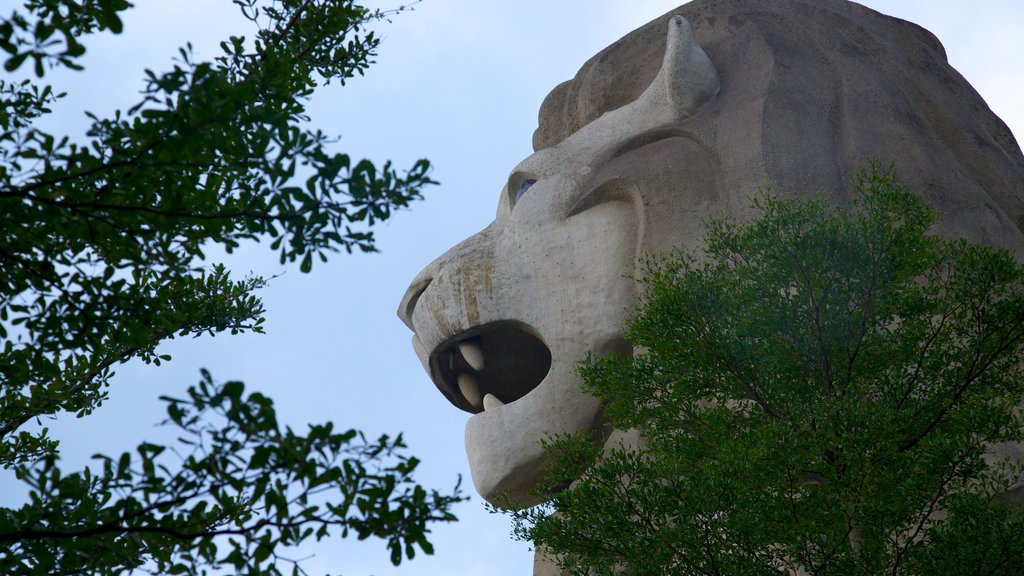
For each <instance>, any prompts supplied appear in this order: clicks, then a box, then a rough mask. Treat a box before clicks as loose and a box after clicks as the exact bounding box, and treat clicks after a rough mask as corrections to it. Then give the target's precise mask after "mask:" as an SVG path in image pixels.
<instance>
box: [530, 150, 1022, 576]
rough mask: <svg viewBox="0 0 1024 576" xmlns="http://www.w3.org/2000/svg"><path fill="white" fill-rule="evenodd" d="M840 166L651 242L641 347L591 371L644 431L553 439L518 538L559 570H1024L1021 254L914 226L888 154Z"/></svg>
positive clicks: (610, 402) (926, 214)
mask: <svg viewBox="0 0 1024 576" xmlns="http://www.w3.org/2000/svg"><path fill="white" fill-rule="evenodd" d="M853 184H854V189H855V191H856V193H857V194H856V199H855V201H854V206H853V207H852V208H850V209H844V208H841V207H834V206H830V205H829V204H828V203H827V202H825V201H823V200H821V199H817V200H811V201H800V200H796V199H788V200H784V199H777V198H774V197H772V196H770V195H767V194H762V195H760V196H759V197H758V198H757V200H756V201H755V204H756V207H757V208H759V209H760V211H761V216H760V217H759V218H757V219H755V220H752V221H749V222H736V221H731V220H716V221H712V222H710V223H709V228H708V233H707V237H706V243H707V246H706V251H705V254H704V255H703V256H702V257H701V258H697V257H695V256H693V255H688V254H684V253H679V254H674V255H672V256H671V257H668V258H648V259H647V260H645V261H644V262H643V263H642V265H641V268H640V277H641V281H642V283H643V286H644V301H643V303H642V305H641V306H640V307H639V309H638V311H637V312H636V314H635V316H634V318H633V319H632V321H631V323H630V325H629V327H628V331H627V337H628V338H629V339H630V341H631V342H633V344H634V346H635V347H636V349H637V350H638V353H637V354H635V356H633V357H632V358H623V357H614V356H613V357H606V358H600V359H595V358H591V359H588V360H587V361H586V362H585V363H584V364H583V365H582V366H581V373H582V376H583V378H584V380H585V382H586V386H587V388H588V389H589V390H591V391H592V392H593V393H595V394H596V395H598V396H599V397H600V398H602V399H603V400H604V401H605V402H606V403H607V408H606V413H607V415H608V417H609V419H610V421H611V423H612V424H613V425H614V426H615V427H616V428H618V429H622V430H628V429H635V430H637V431H639V433H640V436H641V437H642V439H643V442H644V448H643V449H642V451H639V452H638V451H629V450H626V449H623V448H622V447H616V446H611V447H608V448H607V449H606V448H604V447H602V446H600V445H597V444H595V443H594V441H593V440H591V439H587V438H562V439H558V440H556V441H553V442H552V444H551V445H550V450H551V451H552V453H553V454H554V455H555V457H556V458H555V464H554V466H553V470H552V474H551V477H550V484H549V485H547V486H546V487H545V488H544V489H545V490H546V491H547V492H546V493H547V494H548V495H549V497H550V500H549V502H548V504H546V505H544V506H541V507H539V508H535V509H530V510H524V511H519V512H515V513H514V515H515V517H516V518H517V531H518V535H519V536H520V537H521V538H524V539H528V540H532V541H533V542H534V543H536V544H537V545H539V546H543V547H544V548H545V549H546V550H548V551H549V552H551V553H552V554H555V555H557V557H558V558H559V561H560V562H561V564H562V566H563V568H565V569H566V570H567V571H568V572H569V573H572V574H622V573H626V574H722V575H725V574H728V575H746V574H792V573H801V574H812V575H825V574H829V575H831V574H836V575H856V574H864V575H868V574H893V575H903V574H906V575H910V574H922V575H924V574H928V575H935V574H993V575H996V574H998V575H1011V574H1020V573H1022V572H1024V518H1022V517H1021V516H1020V514H1018V512H1017V508H1019V496H1017V495H1016V493H1015V492H1014V489H1016V491H1019V487H1020V482H1019V480H1020V478H1021V475H1022V473H1024V469H1022V466H1021V463H1020V460H1019V458H1013V457H1004V456H1007V455H1010V456H1012V455H1014V454H1016V455H1019V454H1020V449H1019V445H1018V444H1015V443H1019V442H1021V441H1024V421H1022V414H1021V407H1020V404H1019V403H1020V399H1021V397H1022V395H1024V373H1022V367H1024V363H1022V355H1021V353H1022V345H1024V295H1022V292H1021V287H1022V280H1024V269H1022V267H1021V266H1020V265H1019V264H1018V263H1017V262H1016V261H1015V260H1014V258H1013V257H1012V255H1011V254H1009V253H1008V252H1006V251H1000V250H994V249H991V248H988V247H984V246H978V245H971V244H969V243H967V242H966V241H963V240H946V239H943V238H940V237H937V236H933V235H927V234H926V232H927V230H928V229H929V228H930V227H931V226H932V224H933V222H934V220H935V216H934V213H933V212H932V211H931V210H930V209H929V208H928V207H927V205H925V204H924V202H923V201H921V200H919V199H917V198H916V197H915V196H913V194H911V193H910V192H909V191H907V190H906V189H905V188H904V187H903V186H901V185H900V184H899V182H898V181H897V180H896V178H895V176H893V173H892V171H891V169H889V170H885V169H882V168H880V167H879V166H877V165H873V166H872V167H871V168H870V169H869V170H864V171H862V172H861V173H859V174H858V175H857V176H856V177H855V179H854V182H853ZM569 482H574V484H573V487H572V488H571V489H569V490H566V491H561V492H557V493H556V490H557V489H558V488H559V487H561V486H565V485H566V484H567V483H569ZM542 493H545V492H542ZM552 494H553V496H552Z"/></svg>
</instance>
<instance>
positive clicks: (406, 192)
mask: <svg viewBox="0 0 1024 576" xmlns="http://www.w3.org/2000/svg"><path fill="white" fill-rule="evenodd" d="M234 3H235V4H236V5H238V7H239V9H240V11H241V13H242V15H243V16H244V17H245V18H247V19H248V21H249V22H250V23H251V24H252V29H253V34H252V36H251V37H250V38H242V37H231V38H228V39H226V40H225V41H224V42H222V43H221V49H222V53H221V55H220V56H219V57H217V58H215V59H214V60H212V61H197V60H196V59H195V58H194V56H193V53H192V51H191V48H190V47H185V48H182V49H181V50H180V53H179V56H178V59H177V60H176V62H175V64H174V65H173V68H172V69H171V70H170V71H168V72H164V73H159V74H158V73H155V72H152V71H147V72H146V77H145V83H144V90H143V93H142V97H141V99H140V101H139V102H138V103H137V104H136V105H134V106H132V107H131V108H130V109H128V110H127V111H125V112H121V111H118V112H117V113H115V114H114V115H113V116H112V117H110V118H99V117H96V116H92V115H90V118H91V127H90V128H89V130H88V133H87V135H86V136H85V138H84V141H77V140H75V139H72V138H69V137H68V136H66V135H62V134H53V133H50V132H47V131H45V130H43V129H41V128H39V121H40V120H41V119H42V118H44V117H45V116H46V115H47V114H48V113H50V112H51V106H52V105H53V104H54V103H55V102H56V101H57V100H59V99H60V98H61V97H62V96H63V94H62V93H59V92H58V91H57V90H55V89H54V88H53V87H52V86H50V85H49V84H48V83H47V82H46V80H45V79H46V75H47V74H48V73H49V72H50V71H51V70H53V69H54V68H60V67H64V68H71V69H81V66H80V64H79V61H80V58H81V56H82V55H83V54H84V52H85V47H84V46H85V44H84V43H85V42H86V40H87V38H88V37H89V36H90V35H92V34H95V33H98V32H101V31H110V32H113V33H118V32H120V31H121V28H122V23H121V15H122V14H123V12H124V11H125V10H127V9H128V8H130V7H131V4H130V3H129V2H127V1H126V0H85V1H82V0H24V1H23V2H22V3H21V5H20V6H19V7H15V8H14V9H13V10H12V11H11V12H10V13H9V15H6V16H4V17H2V19H0V48H2V50H3V51H4V53H5V54H6V60H5V62H4V67H5V69H6V70H7V71H8V72H12V73H13V72H15V71H18V70H19V69H22V70H24V68H23V67H27V68H29V69H30V71H31V72H34V77H32V76H31V75H29V77H28V79H19V77H16V76H14V75H11V76H10V77H7V78H3V79H0V214H3V223H2V225H0V342H2V348H0V465H2V466H3V468H4V469H5V470H7V471H8V473H10V474H13V475H16V477H17V478H18V479H20V480H21V481H24V482H26V483H27V484H28V486H29V487H30V489H31V493H30V495H29V500H28V502H27V503H26V504H24V506H21V507H20V508H17V507H14V508H4V509H0V573H4V574H23V573H34V574H56V573H59V574H75V573H90V574H112V573H121V572H124V571H130V570H132V569H136V568H139V569H143V570H149V571H154V572H160V573H165V572H166V573H172V574H177V573H199V572H203V571H205V570H206V568H207V567H218V566H221V567H229V568H232V569H234V570H236V571H238V572H245V573H251V574H265V573H267V574H274V573H278V571H279V569H280V567H281V566H283V565H285V564H287V565H288V566H293V567H294V569H295V571H299V570H300V568H299V567H298V565H293V564H288V563H287V562H284V563H281V562H280V560H281V558H280V557H279V556H278V554H279V550H281V549H282V548H284V547H289V546H292V545H295V544H298V543H300V542H302V541H304V540H307V539H310V538H313V539H317V540H319V539H321V538H323V537H325V536H326V535H328V534H336V533H340V534H341V535H342V536H345V535H347V534H348V533H350V532H352V533H354V534H355V535H356V536H358V537H359V538H360V539H362V538H366V537H369V536H375V537H379V538H383V539H385V540H386V542H387V546H388V547H389V549H390V551H391V560H392V561H393V562H394V563H396V564H397V563H398V562H400V561H401V559H402V557H403V555H404V556H406V557H409V558H412V557H413V555H414V553H415V547H419V548H420V549H421V550H423V551H425V552H427V553H430V552H431V546H430V544H429V542H428V541H427V539H426V535H427V533H428V532H429V529H428V525H429V523H431V522H434V521H450V520H453V519H454V517H453V516H452V515H451V513H450V507H451V505H452V504H453V503H455V502H457V501H459V500H460V499H461V498H460V497H459V496H458V488H457V487H456V489H455V491H454V492H453V493H450V494H449V493H438V492H436V491H429V492H428V491H427V490H425V489H423V488H422V487H421V486H419V485H418V484H416V483H415V482H414V480H413V477H412V474H413V471H414V469H415V468H416V465H417V460H416V459H415V458H413V457H411V456H408V455H407V454H405V452H404V451H403V448H404V445H403V444H402V440H401V437H398V438H388V437H383V438H380V439H378V440H367V439H365V438H363V437H362V435H361V434H359V433H357V432H355V431H347V432H346V431H336V430H334V428H333V426H332V425H331V424H329V423H328V424H323V425H311V426H310V427H309V429H308V430H306V431H305V433H301V434H300V433H297V432H295V431H293V430H292V429H290V428H287V427H282V426H280V425H279V424H278V423H277V420H276V417H275V412H274V409H273V404H272V402H271V401H270V399H268V398H266V397H265V396H263V395H261V394H258V393H257V394H246V393H245V392H244V389H243V386H242V385H241V384H240V383H237V382H228V383H218V382H216V381H215V380H214V379H213V378H212V377H211V376H210V375H209V374H207V373H205V372H204V373H203V377H202V380H201V381H200V382H199V384H198V385H196V386H194V387H192V388H190V389H189V390H188V393H187V395H186V396H185V397H184V398H173V397H165V398H164V400H165V401H166V402H167V410H168V420H167V422H166V423H165V424H166V425H168V426H171V427H175V428H177V429H178V431H179V434H180V436H181V442H182V443H181V444H180V445H177V446H172V447H171V449H167V447H165V446H161V445H156V444H151V443H146V442H143V443H141V444H139V446H138V449H137V452H136V453H126V454H123V455H121V456H120V457H118V458H109V457H99V462H98V463H97V465H96V466H95V467H94V468H93V469H86V470H82V471H78V472H74V473H65V472H63V471H61V469H60V467H59V453H58V445H57V442H56V441H55V440H54V439H53V438H51V437H50V436H49V435H48V433H47V430H46V428H40V427H38V426H35V427H33V426H30V424H31V423H32V422H34V421H38V419H40V418H50V417H55V416H59V415H62V414H63V415H67V414H74V415H76V416H78V417H81V416H85V415H88V414H90V413H92V412H93V411H94V410H96V408H97V407H98V406H99V405H100V404H101V403H102V401H103V399H104V397H105V394H106V391H105V390H106V387H107V384H108V382H109V380H110V378H111V376H112V369H113V368H115V367H116V366H117V365H119V364H122V363H124V362H127V361H130V360H136V359H137V360H142V361H144V362H147V363H150V362H152V363H155V364H159V363H160V362H161V361H162V360H166V359H167V357H166V356H164V355H161V354H160V353H159V351H158V346H159V344H160V343H161V342H164V341H166V340H167V339H170V338H174V337H182V336H187V335H193V336H198V335H202V334H211V335H212V334H214V333H218V332H223V331H230V332H231V333H238V332H244V331H254V332H261V331H262V323H263V317H262V314H263V307H262V304H261V303H260V300H259V299H258V298H257V297H256V296H255V295H254V291H255V290H257V289H259V288H260V287H262V286H264V284H265V280H264V279H263V278H259V277H248V278H243V279H237V278H232V277H231V276H230V274H229V273H228V272H227V270H226V269H225V268H224V267H223V266H221V265H211V264H209V263H208V262H206V261H205V257H204V250H208V249H209V248H210V247H213V246H220V247H222V248H224V249H226V250H227V251H228V252H231V250H232V249H233V248H236V247H238V246H239V244H240V243H241V242H244V241H257V242H258V241H269V242H270V248H271V249H272V250H273V251H276V252H277V253H279V254H280V260H281V262H282V264H284V263H287V262H298V263H299V267H300V269H301V270H302V271H303V272H308V271H309V270H310V269H311V268H312V265H313V260H314V257H316V258H319V259H320V260H322V261H326V257H327V255H328V254H329V253H331V252H337V251H339V250H341V249H344V250H346V251H349V252H351V251H352V250H353V249H359V250H363V251H372V250H373V249H374V238H373V235H372V233H371V231H370V229H369V228H370V226H372V225H373V224H375V223H376V222H378V221H381V220H384V219H387V218H388V217H390V215H391V213H392V211H393V210H395V209H399V208H403V207H406V206H408V204H409V203H410V202H411V201H413V200H415V199H417V198H419V197H420V193H421V190H422V188H423V187H424V186H427V185H429V184H432V183H433V182H432V181H431V179H430V178H429V169H430V166H429V163H428V162H427V161H425V160H420V161H418V162H416V163H415V164H414V165H413V166H412V167H411V169H409V170H408V171H403V172H399V171H397V170H395V169H394V168H392V166H391V164H390V163H386V164H384V165H383V166H382V167H380V168H378V167H377V166H375V165H374V164H373V163H372V162H370V161H368V160H358V161H354V160H352V159H351V158H350V157H349V156H347V155H345V154H341V153H337V152H333V151H331V150H330V145H331V139H330V138H328V137H327V136H326V135H324V134H323V133H321V132H319V131H316V130H312V129H310V128H309V127H308V124H307V123H306V122H305V121H306V120H307V118H306V116H305V105H306V101H307V100H308V98H309V96H310V95H311V94H312V92H313V90H314V89H315V88H316V87H317V86H318V85H321V84H327V83H330V82H332V81H338V82H340V83H342V84H344V83H345V81H346V80H347V79H349V78H352V77H353V76H354V75H356V74H360V75H361V74H362V73H363V71H364V70H365V69H366V68H367V66H368V65H369V64H370V63H371V60H372V58H373V56H374V53H375V49H376V47H377V45H378V38H377V37H376V36H375V35H374V34H373V32H372V31H369V30H367V26H368V25H369V24H371V23H373V22H375V21H379V20H381V19H386V18H387V17H389V16H390V15H391V14H392V13H390V12H380V11H376V12H375V11H370V10H368V9H366V8H364V7H361V6H359V5H357V4H355V3H354V2H352V1H350V0H234ZM400 10H401V9H400ZM22 77H24V75H23V76H22Z"/></svg>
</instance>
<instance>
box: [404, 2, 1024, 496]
mask: <svg viewBox="0 0 1024 576" xmlns="http://www.w3.org/2000/svg"><path fill="white" fill-rule="evenodd" d="M675 15H679V16H682V17H683V18H675V17H674V16H675ZM691 30H692V34H691ZM666 47H668V49H667V50H666ZM534 148H535V150H536V152H535V153H534V154H533V155H531V156H530V157H528V158H526V159H525V160H523V161H522V162H521V163H520V164H519V165H518V166H516V167H514V168H513V169H512V170H511V172H510V175H509V177H508V181H507V183H506V185H505V187H504V188H503V189H502V190H501V192H500V194H499V200H498V205H499V207H498V213H497V217H496V218H495V220H494V222H492V223H491V224H490V225H488V226H487V227H486V228H485V229H484V230H482V231H481V232H480V233H478V234H476V235H475V236H473V237H471V238H469V239H467V240H466V241H464V242H462V243H461V244H459V245H457V246H455V247H454V248H452V249H451V250H450V251H449V252H447V253H446V254H444V255H442V256H441V257H440V258H438V259H437V260H436V261H435V262H433V263H432V264H430V265H429V266H428V267H427V268H426V269H425V270H424V271H423V272H422V273H421V274H420V275H419V276H418V277H417V278H416V279H415V280H414V281H413V283H412V287H411V288H410V290H409V292H408V293H407V295H406V297H405V299H404V300H403V302H402V304H401V307H400V309H399V315H400V316H402V318H403V320H405V322H406V323H407V324H408V325H409V326H410V328H412V329H413V330H414V331H415V333H416V336H415V338H414V347H415V348H416V350H417V354H418V355H419V356H420V358H421V360H422V361H423V362H424V365H425V366H426V367H427V369H428V371H429V372H430V373H431V376H432V378H433V380H434V382H435V383H436V384H437V386H438V388H439V389H440V390H441V391H442V393H444V395H445V396H446V397H447V398H448V399H449V400H450V401H451V402H452V403H454V404H455V405H456V406H459V407H460V408H463V409H465V410H467V411H469V412H473V413H475V415H474V416H473V417H472V418H470V420H469V422H468V423H467V426H466V446H467V451H468V454H469V459H470V465H471V468H472V472H473V480H474V483H475V484H476V487H477V489H478V490H479V491H480V493H481V494H482V495H483V496H484V498H488V499H490V498H493V497H494V496H495V495H496V494H498V493H500V492H507V493H509V494H510V495H511V496H513V497H517V498H521V499H523V500H524V501H529V499H528V497H527V491H528V489H529V488H530V487H531V486H533V485H534V483H535V482H536V480H537V473H538V470H539V466H540V463H541V459H542V456H543V453H542V450H541V448H540V445H539V442H540V440H541V438H543V437H544V436H545V435H548V434H557V433H560V432H571V431H578V430H586V429H593V430H595V431H596V432H597V433H600V434H604V435H608V434H610V433H611V431H610V430H607V429H605V427H604V426H603V419H602V415H601V409H600V406H599V404H598V403H597V402H596V401H595V400H594V399H593V398H592V397H590V396H588V395H586V394H583V393H582V392H581V391H580V390H579V387H578V379H577V377H576V374H575V371H574V369H575V365H576V363H577V362H578V361H579V360H580V359H581V358H583V357H584V355H585V354H586V352H587V351H593V352H594V353H596V354H604V353H608V352H613V351H617V352H622V353H629V352H630V347H629V344H628V343H627V342H626V341H625V340H624V339H623V337H622V334H621V329H622V326H623V322H624V320H625V316H626V313H627V310H628V309H629V307H630V306H631V305H632V304H633V303H634V301H635V299H636V296H637V292H636V291H637V288H636V286H635V285H634V284H633V283H632V282H631V281H630V280H628V279H627V278H626V277H625V276H624V274H626V273H627V272H628V271H629V270H630V266H631V264H632V263H633V262H634V260H635V258H636V257H637V256H638V255H640V254H642V253H645V252H652V251H653V252H660V251H664V250H667V249H669V248H671V247H674V246H679V245H685V246H695V245H696V243H698V242H699V241H700V238H701V236H702V234H703V229H702V225H701V222H702V220H703V219H704V218H705V217H706V216H708V215H710V214H714V215H723V214H725V215H733V216H739V217H743V216H746V215H747V212H748V210H749V208H748V198H749V196H750V194H751V193H753V191H754V190H755V188H756V187H757V186H759V185H762V184H764V183H766V182H770V183H771V184H772V186H773V189H774V190H776V191H777V192H778V193H782V194H801V195H811V194H815V193H824V194H827V195H828V196H830V197H831V198H833V199H835V200H836V201H838V202H845V201H846V200H847V197H848V188H847V176H848V174H849V173H850V172H851V171H853V170H855V169H857V168H858V167H860V166H863V165H865V164H866V163H867V162H869V161H870V160H872V159H875V158H878V159H881V160H882V161H888V160H890V159H892V160H895V162H896V166H897V170H898V173H899V175H900V177H901V179H902V180H903V182H904V183H905V184H906V185H908V186H909V187H910V188H911V189H913V190H915V191H917V192H919V193H920V194H921V195H922V196H923V197H924V198H926V199H927V200H928V201H929V203H930V204H931V205H933V206H934V207H936V208H937V209H938V210H939V213H940V221H939V224H938V226H937V230H936V231H937V232H938V233H941V234H944V235H949V236H963V237H966V238H968V239H970V240H972V241H980V242H987V243H990V244H994V245H997V246H1002V247H1008V248H1011V249H1014V250H1017V251H1018V253H1019V252H1020V250H1021V246H1022V245H1024V243H1022V241H1024V234H1022V231H1021V226H1022V223H1024V157H1022V155H1021V151H1020V148H1019V146H1018V145H1017V143H1016V141H1015V140H1014V139H1013V137H1012V135H1011V134H1010V132H1009V130H1008V129H1007V127H1006V125H1005V124H1004V123H1003V122H1002V121H1001V120H999V118H997V117H996V116H995V115H994V114H993V113H992V112H991V111H990V110H989V109H988V107H987V106H986V105H985V103H984V101H983V100H982V99H981V97H980V96H978V94H977V93H976V92H975V91H974V90H973V89H972V88H971V86H970V85H969V84H968V83H967V82H966V81H965V80H964V79H963V78H962V77H961V76H960V75H959V74H958V73H957V72H956V71H955V70H954V69H953V68H951V67H950V66H949V65H948V63H947V62H946V56H945V52H944V51H943V48H942V46H941V45H940V43H939V42H938V40H937V39H936V38H935V37H934V36H932V35H931V34H930V33H928V32H927V31H926V30H924V29H922V28H920V27H918V26H916V25H914V24H912V23H909V22H905V21H902V20H898V19H895V18H891V17H887V16H884V15H882V14H879V13H877V12H874V11H872V10H869V9H867V8H864V7H862V6H860V5H857V4H854V3H852V2H846V1H844V0H773V1H767V0H764V1H759V2H750V1H749V0H698V1H695V2H691V3H689V4H686V5H684V6H681V7H680V8H678V9H677V10H674V11H672V12H671V13H670V14H666V15H665V16H664V17H661V18H659V19H657V20H655V21H653V22H651V23H649V24H647V25H645V26H643V27H642V28H640V29H638V30H636V31H634V32H632V33H630V34H628V35H627V36H625V37H624V38H622V39H621V40H619V41H618V42H616V43H615V44H613V45H612V46H609V47H608V48H606V49H605V50H603V51H601V52H600V53H599V54H597V55H596V56H594V57H593V58H591V59H590V60H589V61H588V62H586V63H585V64H584V65H583V67H582V68H581V69H580V71H579V73H578V74H577V75H576V77H575V78H574V79H573V80H571V81H569V82H565V83H563V84H561V85H559V86H557V87H556V88H555V89H554V90H553V91H552V92H551V93H550V95H549V96H548V97H547V99H546V100H545V101H544V103H543V105H542V107H541V112H540V121H539V127H538V129H537V131H536V133H535V135H534ZM465 340H472V341H473V342H474V343H475V345H476V346H478V348H479V351H480V354H481V356H482V366H483V367H482V369H479V370H478V369H477V368H476V367H474V366H471V365H469V363H468V362H467V361H466V359H465V358H464V357H463V355H462V354H461V353H459V351H458V348H459V346H458V344H459V343H460V342H463V341H465ZM479 360H480V359H474V363H476V362H478V361H479ZM466 371H472V372H473V373H474V374H476V375H477V376H478V379H477V382H478V384H479V394H480V395H486V394H492V395H494V396H495V397H496V398H498V399H500V400H501V401H502V402H504V405H501V406H496V407H493V409H488V410H485V411H481V407H480V406H478V405H477V403H476V402H468V401H467V399H465V398H463V397H462V395H461V394H460V393H459V391H458V384H457V374H458V373H460V372H466ZM483 404H485V405H488V404H489V403H488V402H486V401H484V402H483Z"/></svg>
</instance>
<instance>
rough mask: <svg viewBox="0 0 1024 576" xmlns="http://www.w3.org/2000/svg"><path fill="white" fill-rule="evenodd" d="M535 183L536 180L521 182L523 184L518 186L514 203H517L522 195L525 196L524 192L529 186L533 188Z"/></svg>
mask: <svg viewBox="0 0 1024 576" xmlns="http://www.w3.org/2000/svg"><path fill="white" fill-rule="evenodd" d="M536 183H537V181H536V180H523V182H522V183H521V184H520V185H519V189H518V190H516V202H518V201H519V199H520V198H522V197H523V194H526V191H527V190H529V189H530V186H533V185H534V184H536Z"/></svg>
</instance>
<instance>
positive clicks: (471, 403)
mask: <svg viewBox="0 0 1024 576" xmlns="http://www.w3.org/2000/svg"><path fill="white" fill-rule="evenodd" d="M550 368H551V351H550V350H549V349H548V347H547V346H546V345H545V344H544V342H543V341H542V340H541V339H540V337H539V335H538V334H537V331H536V330H534V329H533V328H531V327H530V326H527V325H526V324H523V323H522V322H517V321H515V320H502V321H498V322H491V323H490V324H485V325H483V326H477V327H475V328H472V329H470V330H467V331H465V332H462V333H461V334H457V335H455V336H453V337H451V338H449V339H448V340H446V341H444V342H442V343H441V344H440V345H439V346H438V347H437V348H435V349H434V351H433V352H432V353H431V354H430V372H431V376H432V377H433V380H434V383H435V384H437V387H438V388H439V389H440V390H441V392H442V393H444V395H445V396H446V397H447V398H448V400H450V401H451V402H452V404H455V406H457V407H458V408H461V409H462V410H465V411H467V412H472V413H474V414H476V413H478V412H482V411H484V410H493V409H495V408H497V407H499V406H503V405H504V404H508V403H511V402H515V401H516V400H519V399H520V398H522V397H523V396H525V395H526V394H527V393H529V392H530V391H531V390H533V389H534V388H536V387H537V386H538V385H539V384H540V383H541V381H542V380H544V377H545V376H546V375H547V373H548V370H549V369H550Z"/></svg>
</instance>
